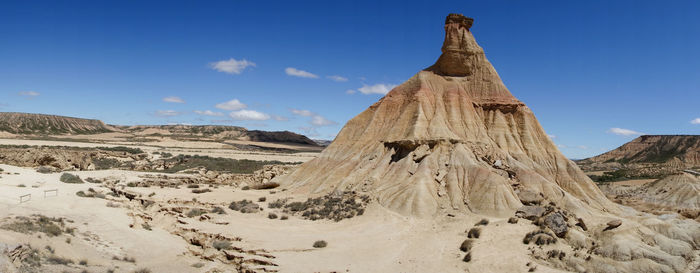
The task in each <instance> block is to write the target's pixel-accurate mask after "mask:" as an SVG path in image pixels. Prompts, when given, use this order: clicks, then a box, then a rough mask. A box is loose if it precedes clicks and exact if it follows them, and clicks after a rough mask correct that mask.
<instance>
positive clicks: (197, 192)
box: [192, 189, 211, 194]
mask: <svg viewBox="0 0 700 273" xmlns="http://www.w3.org/2000/svg"><path fill="white" fill-rule="evenodd" d="M207 192H211V190H210V189H194V190H192V193H196V194H200V193H207Z"/></svg>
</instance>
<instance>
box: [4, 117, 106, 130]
mask: <svg viewBox="0 0 700 273" xmlns="http://www.w3.org/2000/svg"><path fill="white" fill-rule="evenodd" d="M114 130H115V128H113V127H112V126H109V125H106V124H104V123H103V122H102V121H99V120H95V119H82V118H71V117H63V116H54V115H42V114H27V113H0V131H5V132H8V133H12V134H41V135H49V134H98V133H106V132H112V131H114Z"/></svg>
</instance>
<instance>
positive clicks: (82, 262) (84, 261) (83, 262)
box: [78, 259, 88, 265]
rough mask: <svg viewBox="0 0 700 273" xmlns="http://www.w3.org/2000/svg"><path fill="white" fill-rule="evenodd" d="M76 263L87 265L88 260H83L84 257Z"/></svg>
mask: <svg viewBox="0 0 700 273" xmlns="http://www.w3.org/2000/svg"><path fill="white" fill-rule="evenodd" d="M78 264H79V265H87V264H88V261H87V260H85V259H82V260H80V262H78Z"/></svg>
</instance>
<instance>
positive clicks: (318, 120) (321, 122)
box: [311, 115, 338, 127]
mask: <svg viewBox="0 0 700 273" xmlns="http://www.w3.org/2000/svg"><path fill="white" fill-rule="evenodd" d="M336 124H338V123H336V122H335V121H332V120H328V119H326V118H324V117H322V116H319V115H315V116H314V117H313V118H311V125H313V126H318V127H320V126H330V125H336Z"/></svg>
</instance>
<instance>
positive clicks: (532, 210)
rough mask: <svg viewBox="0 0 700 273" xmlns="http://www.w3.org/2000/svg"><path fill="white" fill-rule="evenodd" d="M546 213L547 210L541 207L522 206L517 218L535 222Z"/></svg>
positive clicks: (516, 213) (517, 212) (516, 214)
mask: <svg viewBox="0 0 700 273" xmlns="http://www.w3.org/2000/svg"><path fill="white" fill-rule="evenodd" d="M544 213H545V209H544V208H543V207H540V206H522V207H520V208H519V209H518V210H517V211H515V216H517V217H520V218H524V219H528V220H530V221H534V220H536V219H537V218H539V217H541V216H542V215H543V214H544Z"/></svg>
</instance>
